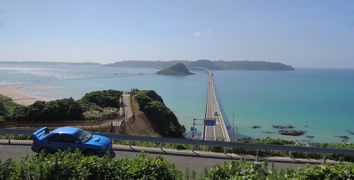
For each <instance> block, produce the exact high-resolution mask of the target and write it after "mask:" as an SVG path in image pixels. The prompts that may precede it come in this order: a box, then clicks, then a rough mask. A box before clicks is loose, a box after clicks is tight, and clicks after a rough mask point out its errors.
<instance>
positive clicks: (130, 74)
mask: <svg viewBox="0 0 354 180" xmlns="http://www.w3.org/2000/svg"><path fill="white" fill-rule="evenodd" d="M156 71H157V70H156V69H141V68H138V69H137V68H116V67H104V66H100V65H68V64H56V65H51V64H47V65H23V64H11V63H10V64H4V63H1V64H0V85H9V84H26V86H24V87H23V88H22V89H20V91H22V92H24V93H27V94H30V95H32V96H36V97H41V98H47V99H57V98H64V97H73V98H75V99H78V98H80V97H81V96H82V95H83V94H84V93H86V92H90V91H93V90H102V89H110V88H112V89H119V90H130V89H131V88H139V89H153V90H155V91H157V92H158V93H159V94H160V95H161V96H162V97H163V99H164V101H165V103H166V104H167V105H168V106H169V107H170V109H172V110H173V111H174V112H175V113H176V115H177V117H178V118H179V121H180V122H181V123H182V124H184V125H185V126H186V128H187V129H189V128H190V127H191V124H192V119H193V118H202V117H203V114H204V108H205V101H206V93H207V92H206V90H207V76H206V74H204V73H197V74H196V75H192V76H185V77H173V76H163V75H156V74H155V72H156ZM214 78H215V85H216V91H217V95H218V99H219V102H220V103H221V107H222V110H223V114H224V116H225V117H226V118H227V121H228V125H229V126H232V121H233V118H232V113H234V114H235V119H234V122H235V126H236V129H237V133H240V134H243V135H247V136H251V137H254V138H262V137H266V136H270V137H279V138H283V139H293V140H299V141H306V142H307V141H310V142H340V138H339V137H338V136H348V137H349V138H350V140H349V141H351V142H354V135H352V134H351V133H350V132H352V133H354V70H343V69H297V70H296V71H282V72H277V71H214ZM254 125H258V126H261V128H258V129H252V126H254ZM272 125H293V126H295V127H296V129H301V130H304V131H305V132H306V133H305V135H303V136H300V137H288V136H283V135H279V134H278V133H277V129H274V128H273V127H272ZM197 129H198V130H202V127H197ZM306 136H314V137H313V138H312V139H310V138H307V137H306Z"/></svg>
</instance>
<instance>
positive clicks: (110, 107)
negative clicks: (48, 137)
mask: <svg viewBox="0 0 354 180" xmlns="http://www.w3.org/2000/svg"><path fill="white" fill-rule="evenodd" d="M121 96H122V92H121V91H116V90H103V91H94V92H90V93H87V94H85V95H84V96H83V97H82V98H81V99H80V100H78V101H75V100H74V99H72V98H65V99H58V100H53V101H47V102H45V101H36V102H35V103H33V104H31V105H29V106H22V105H19V104H17V103H14V102H12V100H11V99H10V98H8V97H5V96H1V95H0V100H1V101H0V122H1V121H8V122H13V121H17V122H26V121H67V120H99V119H108V118H113V117H117V116H118V109H119V107H120V102H119V99H120V97H121Z"/></svg>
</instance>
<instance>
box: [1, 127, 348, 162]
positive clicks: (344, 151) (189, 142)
mask: <svg viewBox="0 0 354 180" xmlns="http://www.w3.org/2000/svg"><path fill="white" fill-rule="evenodd" d="M33 132H34V131H33V130H19V129H4V128H0V134H32V133H33ZM94 134H99V135H104V136H108V137H110V138H111V139H113V140H124V141H144V142H154V143H160V144H184V145H193V146H196V145H201V146H212V147H232V148H244V149H254V150H278V151H289V152H307V153H319V154H320V153H328V154H337V155H349V156H354V149H334V148H317V147H301V146H283V145H272V144H251V143H240V142H225V141H206V140H194V139H176V138H163V137H148V136H130V135H121V134H102V133H94Z"/></svg>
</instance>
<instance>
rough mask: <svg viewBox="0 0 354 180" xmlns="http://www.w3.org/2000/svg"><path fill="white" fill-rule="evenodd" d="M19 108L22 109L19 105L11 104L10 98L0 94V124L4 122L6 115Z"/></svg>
mask: <svg viewBox="0 0 354 180" xmlns="http://www.w3.org/2000/svg"><path fill="white" fill-rule="evenodd" d="M19 107H22V105H19V104H17V103H15V102H13V101H12V99H11V98H9V97H6V96H3V95H1V94H0V122H3V121H5V120H6V117H7V116H8V114H10V113H12V112H13V111H14V109H15V108H19Z"/></svg>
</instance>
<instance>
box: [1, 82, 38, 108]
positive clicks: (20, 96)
mask: <svg viewBox="0 0 354 180" xmlns="http://www.w3.org/2000/svg"><path fill="white" fill-rule="evenodd" d="M26 86H27V85H0V94H2V95H4V96H7V97H10V98H12V100H13V101H14V102H16V103H18V104H22V105H30V104H33V103H34V102H36V101H38V100H44V99H40V98H37V97H32V96H30V95H27V94H25V93H22V92H20V91H19V89H22V88H24V87H26Z"/></svg>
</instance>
